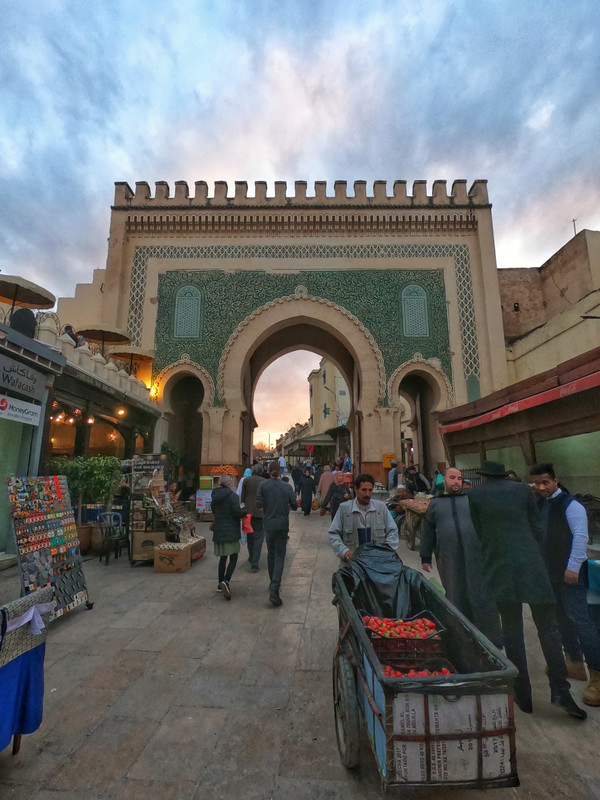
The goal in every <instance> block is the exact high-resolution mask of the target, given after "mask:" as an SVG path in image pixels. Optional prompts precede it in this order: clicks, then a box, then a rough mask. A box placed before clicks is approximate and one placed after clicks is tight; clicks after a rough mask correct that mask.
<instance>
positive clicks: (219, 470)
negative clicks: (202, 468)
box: [210, 464, 238, 477]
mask: <svg viewBox="0 0 600 800" xmlns="http://www.w3.org/2000/svg"><path fill="white" fill-rule="evenodd" d="M210 474H211V475H233V476H235V477H237V475H238V471H237V469H236V468H235V467H234V466H232V465H231V464H219V466H218V467H211V470H210Z"/></svg>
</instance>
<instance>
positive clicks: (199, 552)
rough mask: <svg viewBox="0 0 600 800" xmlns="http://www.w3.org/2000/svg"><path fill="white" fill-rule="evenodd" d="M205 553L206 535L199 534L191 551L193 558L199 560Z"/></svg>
mask: <svg viewBox="0 0 600 800" xmlns="http://www.w3.org/2000/svg"><path fill="white" fill-rule="evenodd" d="M204 553H206V539H205V538H204V536H198V537H197V538H196V539H194V541H193V542H192V548H191V551H190V555H191V560H192V561H197V560H198V559H199V558H202V556H203V555H204Z"/></svg>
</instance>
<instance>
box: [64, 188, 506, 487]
mask: <svg viewBox="0 0 600 800" xmlns="http://www.w3.org/2000/svg"><path fill="white" fill-rule="evenodd" d="M83 313H85V315H86V317H90V315H93V316H94V317H95V316H97V317H98V318H99V319H102V320H105V321H106V322H107V323H109V324H113V325H115V326H117V327H124V328H127V330H128V331H129V334H130V336H131V338H132V341H133V344H134V345H137V346H139V347H140V348H144V349H154V350H155V361H154V366H153V371H152V374H151V375H150V374H149V375H148V383H149V388H151V394H152V396H153V397H155V398H156V402H157V403H158V405H159V407H160V408H161V409H162V411H163V418H162V420H161V423H160V424H159V425H158V426H157V440H156V442H155V447H159V446H160V443H161V442H162V441H169V442H170V443H171V444H176V443H177V442H179V443H180V444H179V446H180V447H185V448H187V450H186V452H187V457H188V461H189V460H190V454H191V451H193V453H195V462H196V467H197V468H198V469H200V470H201V469H203V468H205V467H209V466H211V465H214V464H220V463H232V462H233V463H235V464H242V463H244V462H246V461H247V460H248V458H249V457H250V443H251V434H252V429H253V427H254V426H255V421H254V415H253V409H252V398H253V394H254V389H255V387H256V383H257V380H258V378H259V377H260V374H261V373H262V371H263V370H264V369H265V368H266V367H267V366H268V365H269V364H270V363H271V362H272V361H274V360H275V359H276V358H277V357H279V356H280V355H283V354H284V353H287V352H290V351H292V350H296V349H300V348H301V349H307V350H311V351H313V352H315V353H318V354H321V355H324V356H327V357H328V358H329V359H330V360H331V361H332V362H333V363H334V364H335V365H336V367H337V368H338V369H339V370H340V372H341V374H342V375H343V377H344V379H345V380H346V383H347V385H348V387H349V388H350V391H351V394H352V398H351V399H352V409H353V410H352V413H351V415H350V419H349V421H348V427H349V429H350V431H351V434H352V443H353V450H354V461H355V463H357V465H359V466H360V467H362V468H363V469H370V470H372V471H373V472H374V473H375V474H376V475H377V476H378V477H383V470H382V456H383V454H384V453H389V452H393V453H396V455H397V456H398V457H401V456H404V457H406V455H407V454H408V455H409V456H410V455H412V457H413V458H414V460H415V461H418V462H419V463H420V464H421V466H422V468H423V469H425V470H426V471H431V470H432V469H434V468H435V466H436V465H437V462H439V461H442V460H443V459H444V453H443V449H442V445H441V441H440V439H439V437H438V436H437V423H436V419H435V415H436V412H438V411H439V410H441V409H444V408H447V407H448V406H449V405H451V404H452V403H454V402H456V403H463V402H466V401H467V400H475V399H477V398H478V397H479V396H480V394H481V393H487V392H489V391H491V390H492V389H495V388H498V387H499V386H501V385H504V384H505V383H506V374H505V372H506V362H505V359H504V341H503V333H502V321H501V309H500V300H499V291H498V282H497V276H496V264H495V256H494V247H493V235H492V228H491V211H490V205H489V202H488V198H487V191H486V187H485V182H483V181H476V182H475V183H474V184H473V187H472V188H471V190H470V191H469V192H467V189H466V183H465V182H464V181H455V182H454V184H453V185H452V190H451V192H450V193H449V194H448V193H447V191H446V184H445V182H444V181H436V182H435V183H434V184H433V192H432V195H431V196H428V195H427V191H426V184H425V182H423V181H416V182H415V183H414V185H413V194H412V195H408V194H407V189H406V183H405V182H403V181H397V182H396V183H395V184H394V187H393V193H392V195H388V194H387V192H386V186H385V184H384V183H382V182H376V183H375V184H374V187H373V195H372V196H368V195H367V191H366V185H365V184H364V182H361V181H359V182H356V183H355V184H354V195H353V196H349V195H348V193H347V190H346V184H345V183H342V182H336V184H335V192H334V196H327V192H326V185H325V184H323V183H317V184H315V194H314V196H308V194H307V187H306V184H305V183H301V182H299V183H296V185H295V192H294V194H293V195H292V196H287V194H286V185H285V184H281V183H276V184H275V194H274V196H273V197H268V196H267V189H266V184H263V183H257V184H256V185H255V194H254V197H249V196H248V187H247V185H246V184H245V183H236V185H235V195H234V197H228V196H227V185H226V184H224V183H217V184H215V189H214V195H213V196H209V193H208V187H207V185H206V184H205V183H203V182H199V183H197V184H196V191H195V195H194V196H190V195H189V190H188V187H187V184H185V183H183V182H178V183H177V184H176V189H175V194H174V196H173V197H172V196H170V192H169V187H168V186H167V184H165V183H157V184H156V192H155V196H154V197H152V196H151V192H150V187H149V186H148V184H146V183H138V184H136V190H135V192H133V191H132V190H131V189H130V187H129V186H128V185H127V184H123V183H119V184H117V185H116V195H115V205H114V206H113V209H112V218H111V233H110V240H109V249H108V260H107V267H106V270H97V271H96V273H95V275H94V282H93V284H92V285H91V286H90V285H85V286H78V288H77V293H76V296H75V298H74V299H73V300H71V299H66V298H65V299H62V300H61V301H60V303H59V314H61V315H63V314H64V315H65V318H66V317H67V316H68V318H69V320H70V321H72V322H73V323H74V324H76V325H77V324H83V321H84V320H83V318H82V319H81V320H80V319H79V318H78V317H82V315H83ZM178 387H179V388H178ZM186 393H187V394H189V395H190V396H191V399H190V398H187V399H186V397H184V395H185V394H186ZM282 401H285V398H282ZM184 417H185V419H184ZM192 422H193V426H192V427H193V436H191V437H189V436H186V425H188V424H190V425H191V424H192ZM191 460H192V461H193V460H194V459H193V458H192V459H191Z"/></svg>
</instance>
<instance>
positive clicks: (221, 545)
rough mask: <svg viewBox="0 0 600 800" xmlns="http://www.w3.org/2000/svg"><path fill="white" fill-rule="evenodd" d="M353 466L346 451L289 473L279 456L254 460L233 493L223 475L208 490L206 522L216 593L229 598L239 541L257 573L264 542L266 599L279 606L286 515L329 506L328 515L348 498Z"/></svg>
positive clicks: (287, 525) (252, 569)
mask: <svg viewBox="0 0 600 800" xmlns="http://www.w3.org/2000/svg"><path fill="white" fill-rule="evenodd" d="M351 468H352V464H351V461H350V456H349V455H348V453H346V454H344V455H343V456H341V457H340V458H339V459H337V460H336V461H334V462H333V463H332V464H326V465H325V466H324V467H323V468H320V467H319V466H318V465H316V464H310V463H306V464H303V465H300V464H299V465H296V466H294V467H293V468H292V470H291V479H292V482H291V483H290V475H288V474H286V473H287V471H288V465H287V462H286V459H285V457H284V456H283V455H282V456H280V457H279V458H278V459H277V460H276V461H271V462H268V463H267V464H266V465H264V464H262V463H260V462H258V461H256V462H255V463H254V464H253V466H252V467H251V468H250V467H249V468H247V469H246V470H245V471H244V474H243V476H242V478H241V479H240V481H239V483H238V485H237V489H236V491H234V490H233V488H232V483H233V479H232V477H231V476H230V475H222V476H221V477H220V479H219V485H218V486H217V487H216V488H215V489H213V491H212V496H211V508H212V512H213V515H214V521H213V522H212V523H211V527H212V534H213V546H214V553H215V555H216V556H217V557H218V558H219V567H218V584H217V591H218V592H220V593H221V594H222V595H223V597H224V598H225V599H226V600H231V596H232V593H231V579H232V577H233V573H234V572H235V569H236V567H237V563H238V558H239V554H240V551H241V547H242V542H243V540H245V542H246V545H247V548H248V562H249V564H250V571H251V572H259V570H260V556H261V552H262V547H263V543H265V542H266V546H267V569H268V573H269V602H270V603H271V604H272V605H273V606H280V605H282V603H283V601H282V599H281V594H280V588H281V577H282V574H283V568H284V564H285V555H286V549H287V542H288V538H289V515H290V512H291V511H296V510H297V509H300V510H301V511H302V513H303V514H304V516H309V515H310V514H311V513H312V512H313V511H315V510H317V509H320V510H321V513H322V514H325V513H326V511H327V509H329V510H330V513H331V517H332V519H333V518H334V517H335V515H336V512H337V510H338V507H339V506H340V504H341V503H343V502H345V501H347V500H349V499H351V498H352V497H353V496H354V495H353V491H352V487H351V485H350V484H349V483H348V482H347V480H346V476H347V475H348V474H349V473H350V470H351Z"/></svg>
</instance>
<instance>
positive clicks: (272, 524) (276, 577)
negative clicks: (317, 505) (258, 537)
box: [256, 461, 298, 606]
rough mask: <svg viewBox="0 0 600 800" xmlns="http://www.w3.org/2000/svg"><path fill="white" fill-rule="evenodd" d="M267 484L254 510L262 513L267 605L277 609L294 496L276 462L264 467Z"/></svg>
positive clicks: (262, 486)
mask: <svg viewBox="0 0 600 800" xmlns="http://www.w3.org/2000/svg"><path fill="white" fill-rule="evenodd" d="M268 470H269V475H270V476H271V479H270V480H267V481H263V482H262V483H261V484H260V486H259V487H258V491H257V493H256V508H258V509H262V510H263V512H264V518H263V526H264V531H265V541H266V543H267V567H268V569H269V579H270V584H269V592H270V593H269V602H270V603H271V604H272V605H274V606H280V605H282V603H283V600H282V599H281V597H280V596H279V590H280V589H281V576H282V575H283V568H284V566H285V553H286V549H287V542H288V538H289V535H288V534H289V530H290V510H291V511H296V509H297V508H298V504H297V502H296V495H295V494H294V490H293V489H292V487H291V486H290V485H289V483H284V482H283V481H282V480H281V478H280V475H281V468H280V467H279V464H278V463H277V462H276V461H271V462H270V464H269V467H268Z"/></svg>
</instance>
